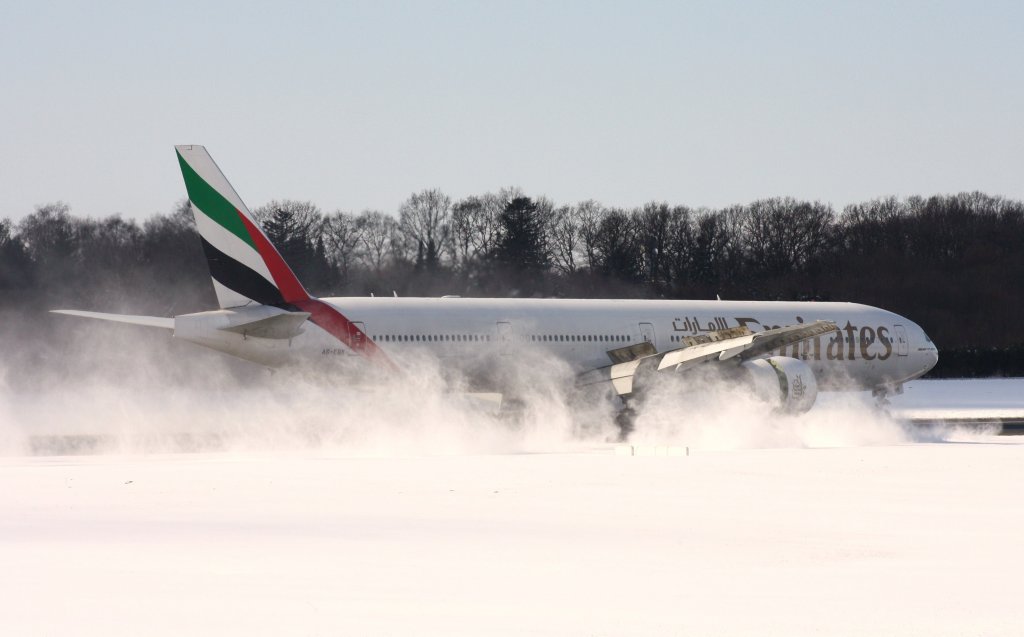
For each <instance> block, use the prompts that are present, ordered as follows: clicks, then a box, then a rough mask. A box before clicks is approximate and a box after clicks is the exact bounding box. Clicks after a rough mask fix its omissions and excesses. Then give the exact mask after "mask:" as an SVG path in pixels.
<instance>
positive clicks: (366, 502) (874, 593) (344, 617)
mask: <svg viewBox="0 0 1024 637" xmlns="http://www.w3.org/2000/svg"><path fill="white" fill-rule="evenodd" d="M909 393H910V392H909V391H908V394H909ZM949 393H950V390H947V391H946V394H947V395H948V394H949ZM15 407H16V406H15ZM23 413H26V412H22V411H20V410H18V409H13V410H10V411H8V412H7V418H8V419H10V418H12V417H14V418H21V417H23V416H22V414H23ZM12 414H13V416H12ZM9 422H12V421H10V420H9ZM797 422H798V421H774V420H773V421H762V422H759V423H757V427H758V430H759V431H758V432H754V431H753V430H751V429H749V428H746V427H737V426H734V427H732V428H729V427H724V428H725V429H727V430H729V431H730V433H729V435H727V436H724V437H716V436H714V435H710V434H709V433H707V432H701V431H693V430H690V431H688V432H682V433H680V432H674V434H673V435H672V436H670V437H668V438H665V439H664V441H666V442H667V443H671V444H672V445H675V447H674V449H675V450H680V449H684V448H685V447H686V446H690V445H691V443H692V444H693V446H690V455H689V456H686V455H674V456H669V457H659V456H655V455H650V454H645V455H626V454H625V453H623V450H625V449H628V448H626V447H622V446H616V445H614V444H606V443H602V442H600V441H597V442H595V441H593V440H587V441H579V440H577V441H572V440H568V441H567V440H564V439H562V440H556V439H553V438H543V437H541V438H537V437H531V438H529V440H528V441H527V442H528V443H529V444H505V443H508V440H506V439H502V440H504V442H503V444H496V443H495V439H496V438H499V439H501V437H500V436H490V437H486V444H484V443H480V442H479V440H480V439H479V438H474V439H473V440H474V442H473V443H472V444H461V445H459V444H456V442H457V441H461V442H463V443H465V442H466V438H465V437H464V436H462V437H460V436H454V435H453V434H452V431H451V429H450V428H444V427H443V426H442V425H441V424H438V423H435V424H436V426H437V427H438V428H439V429H440V430H441V431H439V438H440V439H441V440H442V441H444V444H445V445H448V446H447V447H445V446H444V445H441V446H437V445H427V446H422V447H409V446H403V445H395V446H394V447H392V448H390V449H389V448H388V447H387V446H386V445H383V446H382V444H381V443H382V440H383V439H377V440H376V441H375V443H374V444H373V445H370V446H369V447H367V446H365V445H356V446H352V445H347V444H346V443H345V442H337V443H332V444H317V445H310V444H305V445H295V444H293V445H279V444H276V443H275V444H273V445H263V446H262V447H260V446H258V445H257V446H250V447H248V448H245V449H241V450H239V449H237V448H236V449H234V450H231V449H230V448H229V449H228V450H215V451H208V452H205V453H143V452H139V451H137V450H132V449H128V451H127V452H126V451H125V450H124V449H111V450H107V451H105V452H101V453H95V454H93V455H78V456H66V455H65V456H31V455H27V454H26V453H24V452H23V451H19V452H17V453H15V452H14V449H15V447H11V449H10V453H9V454H8V455H6V456H3V457H0V512H2V517H0V634H2V635H43V634H50V635H197V634H204V635H206V634H209V635H282V634H283V635H339V634H350V635H410V634H412V635H594V636H601V635H758V636H763V635H922V636H925V635H927V636H937V635H1020V634H1022V632H1024V607H1022V605H1021V604H1020V602H1019V601H1018V600H1019V589H1018V586H1019V582H1020V581H1021V573H1022V572H1024V548H1022V547H1021V544H1020V538H1021V537H1024V505H1022V500H1021V497H1020V485H1021V484H1022V483H1024V439H1022V438H1020V437H998V436H992V435H984V434H978V433H970V432H962V431H956V430H943V431H935V430H929V431H928V432H917V431H915V430H912V429H910V428H908V427H906V426H904V425H901V424H899V423H896V422H892V421H888V420H885V419H881V418H879V417H878V416H877V415H876V414H873V413H871V412H870V411H868V410H865V409H863V408H858V409H853V408H843V409H833V410H832V411H829V408H828V407H827V405H826V408H825V409H824V410H823V412H822V413H820V414H819V415H818V417H817V418H816V419H814V420H812V421H810V422H809V423H808V422H804V421H799V422H801V423H802V424H795V423H797ZM718 425H720V426H719V428H722V427H723V426H721V423H718ZM8 429H10V428H8ZM858 431H862V432H863V435H859V434H858ZM766 432H767V433H766ZM391 433H392V434H394V433H395V430H392V432H391ZM415 433H416V435H417V436H423V435H424V434H425V433H429V432H424V431H420V430H417V431H416V432H415ZM8 434H9V432H8ZM666 435H668V434H666ZM639 439H640V440H646V442H644V443H643V444H646V445H648V446H647V447H644V446H637V447H636V448H635V451H640V452H643V451H644V450H645V449H646V450H647V451H651V452H657V451H658V447H656V444H657V440H656V439H654V438H651V437H648V438H646V439H645V438H644V437H643V436H640V437H639ZM520 442H522V441H520ZM503 446H504V449H503V448H502V447H503ZM229 447H231V446H230V445H229ZM446 449H447V450H448V451H446ZM661 449H664V448H661Z"/></svg>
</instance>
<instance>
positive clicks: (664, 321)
mask: <svg viewBox="0 0 1024 637" xmlns="http://www.w3.org/2000/svg"><path fill="white" fill-rule="evenodd" d="M175 152H176V154H177V159H178V164H179V166H180V168H181V172H182V176H183V177H184V181H185V189H186V191H187V192H188V197H189V201H190V203H191V209H192V213H193V215H194V218H195V223H196V229H197V231H198V234H199V237H200V240H201V242H202V246H203V251H204V253H205V255H206V260H207V265H208V266H209V269H210V275H211V278H212V281H213V288H214V291H215V293H216V296H217V300H218V304H219V306H220V307H219V309H216V310H211V311H206V312H198V313H193V314H183V315H179V316H175V317H173V318H165V317H153V316H135V315H122V314H109V313H101V312H92V311H82V310H53V311H54V312H56V313H58V314H67V315H73V316H79V317H87V318H94V319H102V320H106V321H115V322H121V323H129V324H134V325H142V326H148V327H154V328H160V329H164V330H167V331H171V332H172V334H173V336H174V338H179V339H182V340H185V341H188V342H190V343H194V344H197V345H201V346H204V347H208V348H211V349H214V350H218V351H220V352H223V353H226V354H229V355H231V356H235V357H238V358H241V359H244V360H247V361H251V362H254V363H257V364H260V365H264V366H267V367H272V368H273V367H281V366H287V365H290V364H305V363H309V362H310V361H324V362H331V363H332V364H339V363H340V364H341V366H342V367H343V368H344V369H345V373H350V374H356V375H359V376H360V377H375V375H378V374H379V375H383V376H387V375H397V374H402V373H408V372H410V371H411V372H412V373H415V371H416V370H415V368H414V367H415V365H416V361H417V360H419V357H420V356H423V355H429V356H431V357H433V358H434V359H436V360H437V362H438V364H439V366H440V367H441V368H442V369H449V370H461V371H463V372H467V373H469V374H471V375H477V376H480V377H484V378H486V377H488V376H490V375H491V374H489V373H488V372H493V371H495V370H500V369H501V368H502V367H503V366H505V365H509V364H511V363H512V362H514V361H516V360H521V359H523V357H524V356H525V355H527V354H528V353H531V354H540V355H543V356H548V357H553V358H555V359H557V360H560V361H561V362H563V363H565V364H566V365H567V366H568V368H569V369H570V370H572V373H573V374H575V377H574V379H572V380H573V381H574V382H575V384H576V386H578V387H580V388H586V387H598V388H603V389H605V390H606V391H607V392H608V393H610V394H611V395H614V396H616V397H618V399H620V403H621V405H622V406H623V408H622V409H621V410H620V416H621V417H620V418H619V419H618V423H619V426H620V428H621V430H622V433H623V435H624V436H625V435H627V434H628V433H629V431H630V430H631V428H632V421H633V417H634V416H635V406H637V405H641V404H642V398H643V396H644V394H645V392H646V390H647V388H649V387H652V386H653V384H654V383H655V382H660V381H662V380H666V379H669V381H670V382H677V383H678V386H679V388H680V391H685V390H686V387H687V381H688V379H690V378H693V377H694V376H693V374H694V373H695V372H694V370H698V369H700V370H708V369H714V370H715V371H716V372H720V373H721V375H723V376H724V377H726V378H729V379H731V380H732V381H734V384H735V386H736V388H737V389H736V390H737V391H747V392H752V393H754V394H755V395H757V396H758V397H760V398H762V399H764V400H766V401H767V402H769V403H770V404H771V405H772V406H773V407H774V408H775V409H776V410H778V411H783V412H787V413H796V414H799V413H803V412H806V411H807V410H809V409H811V407H812V406H813V405H814V403H815V400H816V397H817V394H818V390H819V388H820V389H822V390H870V391H872V392H873V393H874V395H875V396H876V397H878V399H879V400H880V401H883V402H884V401H885V398H886V396H888V395H890V394H892V393H901V392H902V386H903V384H904V383H905V382H907V381H909V380H913V379H915V378H918V377H920V376H922V375H924V374H925V373H927V372H928V370H930V369H931V368H932V367H933V366H934V365H935V364H936V362H937V361H938V350H937V348H936V346H935V344H934V343H932V341H931V339H930V338H929V337H928V335H927V334H925V332H924V330H922V329H921V327H919V326H918V325H916V324H915V323H914V322H912V321H910V320H908V319H906V318H904V317H902V316H899V315H897V314H894V313H892V312H889V311H886V310H883V309H880V308H876V307H871V306H868V305H861V304H857V303H831V302H829V303H824V302H780V301H722V300H714V301H705V300H699V301H687V300H585V299H513V298H459V297H442V298H397V297H386V296H385V297H374V296H371V297H358V298H357V297H331V298H317V297H314V296H312V295H310V294H309V292H307V290H306V289H305V287H303V285H302V283H301V282H300V281H299V280H298V279H297V278H296V276H295V274H294V272H293V271H292V270H291V268H290V267H289V266H288V264H287V263H285V261H284V259H283V258H282V257H281V254H280V253H279V252H278V251H277V249H276V248H275V247H274V245H273V244H272V243H271V241H270V239H269V238H268V237H267V235H266V234H265V233H264V232H263V231H262V230H261V229H260V227H259V224H258V223H257V222H256V220H255V219H254V218H253V216H252V213H251V212H250V211H249V209H248V208H247V207H246V206H245V204H244V203H243V202H242V199H241V198H240V197H239V196H238V194H237V193H236V192H235V190H234V188H233V187H232V186H231V184H230V183H229V182H228V180H227V179H226V178H225V176H224V174H223V173H222V172H221V170H220V168H219V167H218V166H217V164H216V163H215V162H214V160H213V158H212V157H211V156H210V154H209V153H208V152H207V151H206V148H204V147H203V146H198V145H181V146H175ZM410 368H412V369H410ZM497 389H500V388H497Z"/></svg>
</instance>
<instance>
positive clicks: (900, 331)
mask: <svg viewBox="0 0 1024 637" xmlns="http://www.w3.org/2000/svg"><path fill="white" fill-rule="evenodd" d="M893 327H894V328H895V330H896V354H897V355H898V356H906V355H907V354H909V353H910V341H908V340H907V328H905V327H903V326H902V325H894V326H893Z"/></svg>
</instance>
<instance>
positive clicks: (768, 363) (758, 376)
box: [741, 356, 818, 414]
mask: <svg viewBox="0 0 1024 637" xmlns="http://www.w3.org/2000/svg"><path fill="white" fill-rule="evenodd" d="M741 367H742V368H743V369H745V370H746V371H747V374H748V375H749V376H750V380H751V383H752V385H753V387H754V392H755V393H756V394H757V396H758V397H760V398H761V399H763V400H765V401H766V402H768V403H770V404H772V405H774V406H775V409H776V410H777V411H780V412H783V413H787V414H802V413H804V412H805V411H807V410H808V409H810V408H811V407H813V406H814V401H815V400H816V399H817V398H818V382H817V381H816V380H815V378H814V372H812V371H811V368H810V367H809V366H808V365H807V363H805V362H803V361H801V360H798V359H796V358H787V357H784V356H772V357H771V358H759V359H757V360H752V361H747V362H745V363H743V364H742V365H741Z"/></svg>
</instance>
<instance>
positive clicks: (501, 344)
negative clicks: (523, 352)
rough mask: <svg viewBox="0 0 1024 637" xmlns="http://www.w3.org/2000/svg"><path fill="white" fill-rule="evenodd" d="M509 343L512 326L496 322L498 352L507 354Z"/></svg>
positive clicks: (503, 322) (506, 322)
mask: <svg viewBox="0 0 1024 637" xmlns="http://www.w3.org/2000/svg"><path fill="white" fill-rule="evenodd" d="M511 342H512V324H511V323H509V322H508V321H498V351H499V352H501V353H502V354H507V353H508V348H509V343H511Z"/></svg>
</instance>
